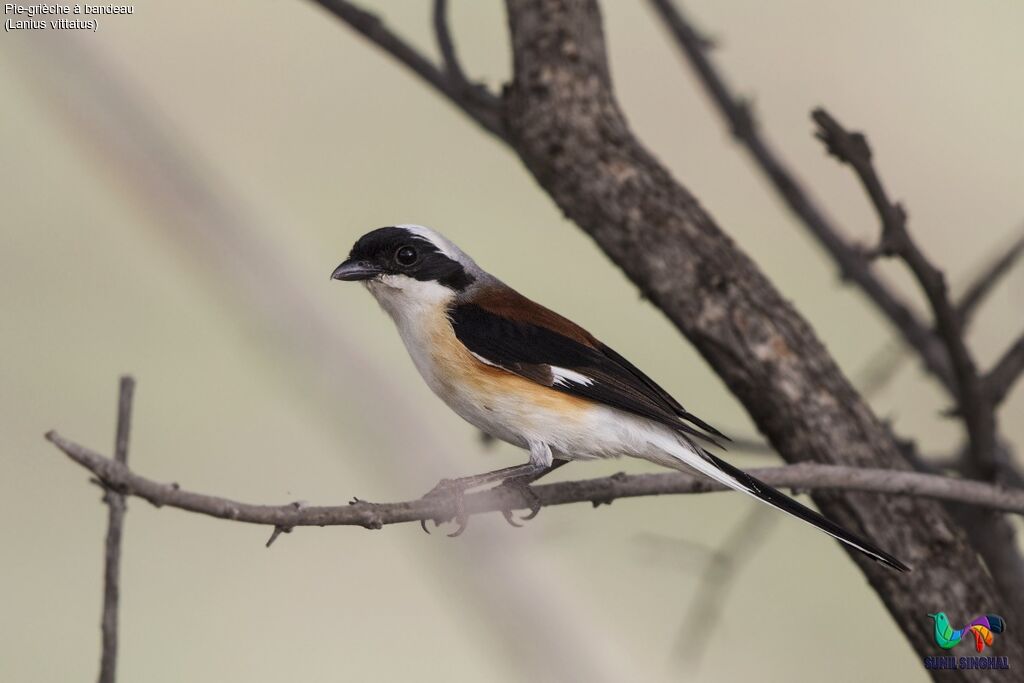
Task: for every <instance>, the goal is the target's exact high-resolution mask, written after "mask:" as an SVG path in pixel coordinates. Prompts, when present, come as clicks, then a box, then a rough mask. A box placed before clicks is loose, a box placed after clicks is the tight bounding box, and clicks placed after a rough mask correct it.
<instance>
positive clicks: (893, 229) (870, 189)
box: [811, 109, 996, 478]
mask: <svg viewBox="0 0 1024 683" xmlns="http://www.w3.org/2000/svg"><path fill="white" fill-rule="evenodd" d="M811 116H812V118H813V119H814V121H815V123H817V124H818V128H819V130H818V131H817V133H816V135H817V137H818V138H819V139H820V140H821V141H822V142H824V143H825V146H826V148H827V149H828V151H829V153H830V154H832V155H833V156H835V157H836V158H837V159H839V160H840V161H841V162H843V163H846V164H849V165H850V166H851V167H852V168H853V170H854V172H855V173H856V174H857V177H858V178H859V179H860V181H861V184H862V185H863V186H864V190H865V191H866V192H867V194H868V197H870V199H871V203H872V205H873V206H874V207H875V211H876V212H877V213H878V216H879V218H880V220H881V223H882V235H881V239H880V240H879V244H878V248H877V250H876V251H877V253H879V254H881V255H885V256H898V257H899V258H900V259H902V260H903V261H904V262H905V263H906V264H907V267H908V268H909V269H910V271H911V272H912V273H913V274H914V277H915V278H916V279H917V282H918V284H919V285H920V286H921V290H922V291H923V292H924V295H925V297H926V298H927V299H928V303H929V305H930V306H931V309H932V313H933V315H934V316H935V327H936V329H937V330H938V333H939V336H940V338H941V339H942V342H943V344H944V345H945V347H946V350H947V352H948V353H949V357H950V360H951V363H952V367H953V377H954V380H955V384H954V386H955V391H956V394H955V395H956V399H957V405H958V408H959V411H960V413H961V414H962V415H963V417H964V423H965V424H966V426H967V432H968V434H969V436H970V441H971V456H972V459H973V461H974V464H975V466H976V467H977V468H978V471H979V472H980V473H981V474H982V475H983V476H984V477H985V478H991V476H992V475H993V474H994V472H995V459H994V458H995V454H994V450H995V445H996V436H995V433H996V425H995V414H994V411H993V409H992V404H991V402H990V400H989V399H988V396H987V395H986V394H985V391H984V389H983V386H982V383H981V381H980V379H979V377H978V372H977V368H976V367H975V364H974V358H973V357H972V356H971V353H970V351H969V350H968V349H967V344H966V343H965V342H964V337H963V330H962V327H961V317H960V316H959V315H958V314H957V311H956V309H955V308H954V306H953V303H952V302H951V301H950V299H949V295H948V292H947V289H946V279H945V277H944V276H943V274H942V271H940V270H939V269H938V268H936V267H935V266H934V265H933V264H932V262H931V261H930V260H929V259H928V257H927V256H925V255H924V252H922V251H921V249H920V248H919V247H918V246H917V243H916V242H915V241H914V239H913V238H912V237H911V235H910V232H909V231H908V230H907V214H906V211H905V210H904V209H903V207H902V206H901V205H900V204H899V203H897V202H893V201H891V200H890V199H889V195H888V193H887V192H886V190H885V186H884V185H883V184H882V180H881V178H880V177H879V176H878V173H877V172H876V170H875V167H874V163H873V162H872V158H871V147H870V146H869V145H868V141H867V138H866V137H864V135H863V134H861V133H856V132H855V133H851V132H849V131H847V130H846V129H845V128H844V127H843V126H842V125H841V124H840V123H839V122H838V121H836V119H835V118H833V117H832V116H831V115H830V114H829V113H828V112H826V111H825V110H824V109H816V110H814V112H812V114H811Z"/></svg>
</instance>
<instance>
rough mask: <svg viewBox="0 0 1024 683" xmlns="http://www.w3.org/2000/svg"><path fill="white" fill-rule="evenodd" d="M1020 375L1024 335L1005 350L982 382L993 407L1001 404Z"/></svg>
mask: <svg viewBox="0 0 1024 683" xmlns="http://www.w3.org/2000/svg"><path fill="white" fill-rule="evenodd" d="M1021 373H1024V334H1022V335H1021V336H1020V337H1018V338H1017V341H1016V342H1014V343H1013V346H1011V347H1010V348H1009V349H1007V350H1006V353H1004V354H1003V357H1002V358H1000V359H999V361H998V362H997V363H996V364H995V366H994V367H993V368H992V369H991V370H989V372H988V373H987V374H986V375H985V377H984V379H983V380H982V384H983V386H984V391H985V395H986V396H987V397H988V398H989V400H991V401H992V404H993V405H999V404H1000V403H1002V401H1003V399H1004V398H1006V395H1007V394H1008V393H1010V389H1011V388H1012V387H1013V383H1014V382H1016V381H1017V380H1018V379H1020V376H1021Z"/></svg>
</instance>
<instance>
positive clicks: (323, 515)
mask: <svg viewBox="0 0 1024 683" xmlns="http://www.w3.org/2000/svg"><path fill="white" fill-rule="evenodd" d="M46 438H47V439H48V440H49V441H50V442H52V443H53V444H54V445H55V446H57V448H59V449H60V450H61V451H63V452H64V453H65V454H66V455H67V456H68V457H69V458H71V459H72V460H74V461H75V462H76V463H78V464H79V465H81V466H82V467H84V468H86V469H88V470H89V471H91V472H92V473H93V474H94V475H96V477H98V478H99V480H100V481H102V482H103V483H104V485H106V486H107V487H109V488H110V489H113V490H114V491H117V492H118V493H121V494H123V495H130V496H136V497H138V498H143V499H145V500H148V501H149V502H150V503H152V504H153V505H156V506H157V507H162V506H165V505H166V506H168V507H176V508H180V509H182V510H188V511H190V512H196V513H199V514H204V515H209V516H211V517H219V518H221V519H229V520H233V521H236V522H248V523H251V524H264V525H269V526H273V527H275V528H276V527H280V528H293V527H297V526H345V525H348V526H362V527H366V528H369V529H379V528H380V527H382V526H384V525H385V524H398V523H401V522H417V521H422V520H436V519H447V518H449V517H451V515H452V513H453V512H454V507H453V506H454V501H453V500H451V499H445V498H443V497H437V498H421V499H417V500H411V501H404V502H399V503H368V502H365V501H355V502H353V503H351V504H349V505H340V506H331V507H322V506H309V505H305V504H300V503H291V504H287V505H254V504H251V503H241V502H238V501H233V500H229V499H227V498H221V497H218V496H211V495H205V494H201V493H193V492H191V491H187V490H185V489H183V488H181V487H180V486H179V485H178V484H175V483H172V484H162V483H159V482H156V481H153V480H151V479H147V478H145V477H142V476H140V475H138V474H135V473H134V472H132V471H131V470H130V469H129V468H128V467H127V466H125V465H123V464H121V463H119V462H117V461H116V460H113V459H111V458H108V457H106V456H103V455H101V454H99V453H97V452H95V451H93V450H91V449H89V448H86V447H85V446H81V445H79V444H77V443H75V442H73V441H70V440H68V439H65V438H64V437H62V436H61V435H60V434H58V433H57V432H54V431H51V432H48V433H47V434H46ZM750 472H751V473H752V474H754V475H755V476H757V477H758V478H760V479H762V480H763V481H764V482H765V483H767V484H770V485H772V486H775V487H779V488H791V489H794V490H799V491H809V490H820V489H834V490H846V491H865V492H872V493H881V494H890V495H899V496H922V497H927V498H935V499H938V500H949V501H956V502H960V503H967V504H970V505H978V506H982V507H985V508H990V509H994V510H1003V511H1006V512H1015V513H1018V514H1024V490H1020V489H1010V488H1004V487H1000V486H995V485H992V484H986V483H983V482H978V481H970V480H967V479H954V478H952V477H943V476H939V475H933V474H922V473H919V472H909V471H891V470H882V469H867V468H857V467H845V466H837V465H819V464H812V463H800V464H797V465H786V466H783V467H768V468H758V469H752V470H750ZM533 490H534V492H535V493H536V494H537V498H538V500H539V502H540V504H541V506H542V507H547V506H552V505H565V504H568V503H591V504H593V505H594V506H595V507H597V506H598V505H602V504H608V503H611V502H612V501H614V500H616V499H619V498H636V497H641V496H660V495H668V494H684V493H708V492H711V491H724V490H726V489H725V488H724V487H722V486H720V485H718V484H716V483H715V482H712V481H711V480H709V479H706V478H704V477H700V476H698V475H688V474H683V473H681V472H662V473H657V474H637V475H625V474H616V475H612V476H610V477H600V478H597V479H585V480H580V481H569V482H559V483H556V484H544V485H538V486H534V487H533ZM528 507H529V501H526V500H524V499H523V497H522V495H521V494H520V493H518V492H516V491H514V490H511V489H508V488H501V487H499V488H495V489H489V490H486V491H482V492H479V493H472V494H467V496H466V498H465V508H466V512H467V513H469V514H481V513H485V512H500V511H503V510H517V509H525V508H528Z"/></svg>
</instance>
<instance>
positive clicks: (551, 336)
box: [448, 304, 728, 446]
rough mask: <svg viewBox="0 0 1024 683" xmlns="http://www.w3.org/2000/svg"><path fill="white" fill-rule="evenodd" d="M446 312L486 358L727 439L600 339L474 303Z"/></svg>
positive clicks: (564, 388)
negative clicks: (579, 336)
mask: <svg viewBox="0 0 1024 683" xmlns="http://www.w3.org/2000/svg"><path fill="white" fill-rule="evenodd" d="M448 316H449V318H450V319H451V321H452V327H453V329H454V330H455V336H456V337H458V339H459V341H460V342H462V344H463V345H465V346H466V348H468V349H469V350H470V351H471V352H473V353H474V354H476V355H477V356H478V357H479V358H480V359H482V360H483V361H484V362H486V363H489V364H491V365H495V366H497V367H500V368H502V369H503V370H507V371H509V372H512V373H515V374H517V375H519V376H521V377H525V378H526V379H529V380H532V381H534V382H537V383H539V384H543V385H545V386H548V387H551V388H552V389H555V390H557V391H561V392H564V393H566V394H571V395H573V396H580V397H582V398H587V399H590V400H592V401H597V402H599V403H603V404H605V405H608V406H611V407H613V408H618V409H619V410H624V411H626V412H629V413H633V414H635V415H640V416H641V417H646V418H648V419H651V420H654V421H656V422H660V423H662V424H665V425H667V426H669V427H672V428H673V429H678V430H680V431H682V432H684V433H686V434H689V435H692V436H695V437H698V438H700V439H704V440H705V441H708V442H710V443H712V444H715V445H716V446H718V445H719V444H718V442H716V441H715V438H714V437H720V438H723V439H726V440H728V437H726V436H725V435H724V434H722V433H721V432H719V431H718V430H717V429H715V428H714V427H712V426H711V425H709V424H707V423H706V422H704V421H703V420H701V419H699V418H697V417H696V416H694V415H692V414H691V413H689V412H687V411H686V410H685V409H684V408H683V407H682V406H681V405H680V404H679V402H678V401H676V400H675V399H674V398H672V397H671V396H670V395H669V394H668V392H666V391H665V390H664V389H662V388H661V387H660V386H658V385H657V384H656V383H655V382H654V380H652V379H651V378H649V377H648V376H647V375H645V374H644V373H643V372H641V371H640V370H639V369H637V368H636V367H635V366H634V365H633V364H632V363H630V362H629V361H627V360H626V359H625V358H623V357H622V356H620V355H619V354H617V353H615V351H613V350H612V349H610V348H608V347H607V346H605V345H603V344H601V343H600V342H596V341H595V343H593V344H590V343H584V342H582V341H579V340H578V339H574V338H572V337H570V336H568V335H565V334H561V333H560V332H558V331H555V330H552V329H551V328H549V327H546V326H542V325H537V324H534V323H531V322H527V321H523V320H513V319H510V318H508V317H505V316H502V315H498V314H496V313H493V312H491V311H488V310H486V309H485V308H483V307H481V306H478V305H476V304H460V305H457V306H454V307H452V308H451V309H450V310H449V312H448ZM566 323H568V321H566ZM568 324H571V323H568ZM683 420H685V421H686V422H689V423H691V424H692V425H694V426H691V424H686V423H685V422H683ZM702 430H703V431H702Z"/></svg>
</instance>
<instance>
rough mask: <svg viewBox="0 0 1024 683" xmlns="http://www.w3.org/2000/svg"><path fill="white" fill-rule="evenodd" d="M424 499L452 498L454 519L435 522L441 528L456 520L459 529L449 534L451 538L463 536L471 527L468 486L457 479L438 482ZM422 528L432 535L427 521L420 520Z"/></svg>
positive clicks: (445, 518)
mask: <svg viewBox="0 0 1024 683" xmlns="http://www.w3.org/2000/svg"><path fill="white" fill-rule="evenodd" d="M423 498H451V499H452V506H453V508H454V510H455V512H454V516H453V517H434V518H433V520H431V521H433V522H434V526H435V527H439V526H441V524H442V523H444V522H447V521H449V520H452V519H454V521H455V523H456V524H458V525H459V526H458V528H457V529H456V530H455V531H453V532H452V533H450V534H448V536H449V537H450V538H455V537H456V536H461V535H462V532H463V531H465V530H466V527H467V526H469V515H467V514H466V486H465V484H463V483H462V482H460V481H459V480H457V479H442V480H441V481H439V482H437V485H436V486H435V487H434V488H432V489H430V490H429V491H427V492H426V494H424V495H423ZM420 528H421V529H423V530H424V531H426V532H427V533H428V534H429V533H430V529H428V528H427V520H425V519H421V520H420Z"/></svg>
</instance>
